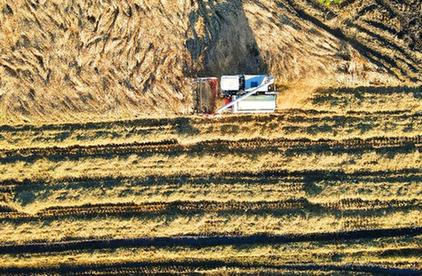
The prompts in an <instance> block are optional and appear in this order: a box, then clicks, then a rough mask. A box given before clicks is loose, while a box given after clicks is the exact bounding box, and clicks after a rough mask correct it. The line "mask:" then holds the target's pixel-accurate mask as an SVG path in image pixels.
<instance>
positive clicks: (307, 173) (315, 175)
mask: <svg viewBox="0 0 422 276" xmlns="http://www.w3.org/2000/svg"><path fill="white" fill-rule="evenodd" d="M123 181H125V182H126V181H127V182H133V183H134V184H136V185H164V184H183V183H192V184H198V185H204V184H211V183H215V184H219V183H225V184H236V183H239V181H241V182H242V183H244V184H256V185H259V184H276V183H279V181H283V182H286V183H291V185H295V184H298V183H300V182H302V181H308V182H309V181H342V182H348V181H354V182H358V181H365V182H368V185H369V183H382V182H389V183H393V182H410V181H414V182H418V181H422V169H417V168H414V169H401V170H383V171H364V170H363V171H358V172H353V173H346V172H343V171H331V170H303V171H288V170H261V171H259V172H250V171H243V172H242V171H239V172H224V171H223V172H220V173H218V174H215V173H210V174H206V175H200V176H197V175H190V174H177V175H174V176H172V175H169V176H161V175H150V176H148V177H118V176H116V177H89V176H86V177H75V178H74V177H66V178H61V179H51V180H50V179H42V178H40V179H34V178H33V179H25V180H23V181H18V180H15V179H9V180H4V181H0V187H1V188H4V189H7V190H9V189H17V188H18V189H25V187H27V188H28V189H30V188H31V187H34V186H36V185H40V184H43V185H45V186H47V185H63V184H66V185H67V184H71V185H73V184H81V185H84V184H85V185H87V186H91V185H94V184H95V183H97V184H98V185H102V184H108V185H109V186H113V185H114V184H115V185H118V183H120V182H123Z"/></svg>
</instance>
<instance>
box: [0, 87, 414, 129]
mask: <svg viewBox="0 0 422 276" xmlns="http://www.w3.org/2000/svg"><path fill="white" fill-rule="evenodd" d="M401 88H403V90H404V91H405V93H408V92H407V90H408V89H409V88H406V87H393V88H391V87H379V88H378V87H368V89H371V90H374V89H375V90H376V89H378V90H379V91H380V92H381V91H386V90H392V91H396V92H395V93H398V92H400V91H401V90H400V89H401ZM343 89H347V88H340V90H343ZM350 89H354V88H350ZM406 89H407V90H406ZM331 90H332V91H331ZM331 90H330V91H331V93H332V94H333V95H340V96H341V95H343V94H342V91H338V92H337V89H335V88H332V89H331ZM388 94H390V93H387V95H388ZM408 112H410V111H409V110H400V111H397V110H395V111H376V112H369V111H356V112H348V113H347V114H345V115H344V114H342V115H341V114H337V113H335V112H333V111H324V110H313V109H290V110H287V111H279V112H278V113H274V114H261V115H256V114H242V115H226V116H224V117H216V118H204V117H194V116H187V117H178V118H161V119H136V120H122V121H110V122H90V123H67V124H50V125H41V126H37V125H0V133H7V132H12V133H20V132H44V131H69V132H74V131H78V130H79V131H90V130H113V129H115V128H123V129H127V128H141V129H142V130H146V131H151V130H166V129H176V130H177V129H180V128H182V127H183V126H184V125H189V126H192V127H202V126H204V125H205V126H206V125H224V124H232V123H236V124H239V123H268V122H272V121H274V122H286V121H287V122H288V121H289V119H290V118H298V119H297V121H306V122H322V121H326V120H331V119H333V118H334V119H337V120H343V121H347V119H351V120H353V121H356V120H360V121H362V120H365V121H374V120H376V119H377V118H380V117H381V118H382V117H385V118H387V117H388V118H391V117H394V118H397V119H408V118H414V119H418V118H420V117H421V115H420V114H418V113H413V112H411V113H410V114H408Z"/></svg>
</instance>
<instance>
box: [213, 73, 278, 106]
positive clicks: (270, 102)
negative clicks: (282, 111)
mask: <svg viewBox="0 0 422 276" xmlns="http://www.w3.org/2000/svg"><path fill="white" fill-rule="evenodd" d="M220 88H221V93H222V96H223V97H225V99H226V100H227V101H226V104H225V105H224V106H223V107H222V108H220V109H219V110H217V113H218V114H221V113H222V112H224V111H225V110H228V109H229V108H231V110H232V112H233V113H267V112H274V111H275V110H276V102H277V92H276V91H275V89H274V78H273V77H272V76H269V75H232V76H222V77H221V81H220Z"/></svg>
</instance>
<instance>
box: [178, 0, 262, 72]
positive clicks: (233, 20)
mask: <svg viewBox="0 0 422 276" xmlns="http://www.w3.org/2000/svg"><path fill="white" fill-rule="evenodd" d="M197 5H198V7H197V10H195V11H193V12H191V13H190V15H189V33H190V38H188V39H187V40H186V42H185V45H186V48H187V49H188V50H189V52H190V54H191V57H192V61H193V64H192V66H191V68H189V69H188V70H189V72H186V74H187V75H190V76H192V77H194V76H216V77H220V76H221V75H230V74H266V73H268V64H267V63H266V62H265V60H264V59H263V58H262V55H261V52H260V50H259V47H258V44H257V41H256V39H255V35H254V32H253V31H252V29H251V27H250V24H249V21H248V18H247V16H246V13H245V10H244V6H243V5H244V4H243V1H242V0H231V1H224V2H222V1H217V0H198V1H197Z"/></svg>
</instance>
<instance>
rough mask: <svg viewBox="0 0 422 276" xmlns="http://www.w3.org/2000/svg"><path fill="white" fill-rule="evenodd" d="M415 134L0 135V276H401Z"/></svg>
mask: <svg viewBox="0 0 422 276" xmlns="http://www.w3.org/2000/svg"><path fill="white" fill-rule="evenodd" d="M325 93H327V92H326V91H321V92H319V94H316V95H315V98H317V99H320V98H324V97H325V96H324V95H325ZM329 93H330V95H332V97H335V99H336V100H337V101H340V102H347V101H348V100H349V97H350V95H349V94H350V93H345V92H344V91H338V90H334V91H330V92H329ZM417 93H418V92H417ZM369 99H370V98H369V97H364V98H362V101H363V102H364V103H366V102H369V103H368V104H370V100H369ZM375 100H376V98H375ZM412 101H413V102H411V103H410V104H411V105H412V106H418V105H420V104H421V102H420V101H421V100H420V98H419V97H414V98H412ZM363 106H370V105H363ZM421 124H422V120H421V116H420V112H419V110H418V109H416V110H414V109H410V108H409V109H408V110H406V111H396V110H393V111H383V110H370V109H362V110H360V111H355V112H352V111H341V112H336V111H335V109H330V108H327V109H326V110H319V111H317V110H312V109H295V110H287V111H283V112H279V113H276V114H272V115H242V116H235V115H231V116H223V117H221V118H204V117H195V116H185V117H175V118H165V119H164V118H163V119H138V120H126V121H114V122H99V123H83V124H50V125H38V126H37V125H21V126H19V125H17V126H11V125H3V126H1V127H0V129H1V135H2V137H4V139H3V140H2V141H1V143H2V150H0V169H1V170H2V172H3V173H2V175H1V177H0V191H1V192H2V194H3V200H2V202H3V203H2V205H1V212H0V222H1V227H2V228H1V233H2V235H1V236H0V252H1V253H2V255H1V257H0V258H1V261H2V266H1V268H0V271H1V272H2V273H21V274H26V273H63V272H69V273H81V274H92V273H99V274H121V273H158V272H161V273H162V272H178V273H182V272H183V273H185V272H208V273H218V272H222V271H225V272H236V273H252V274H253V273H256V272H258V271H266V272H268V273H293V272H296V273H299V272H303V273H311V274H321V273H343V272H346V271H348V272H355V273H359V272H367V273H368V272H369V273H403V274H412V273H414V274H417V273H419V272H420V270H421V269H422V267H421V263H420V260H419V258H418V256H419V255H420V253H421V252H420V243H421V240H420V237H421V233H422V228H421V227H422V186H421V185H420V184H421V181H422V169H421V168H422V156H421V147H422V136H421V135H420V134H421V131H420V130H421V129H422V127H421ZM22 256H25V257H24V258H22Z"/></svg>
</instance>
